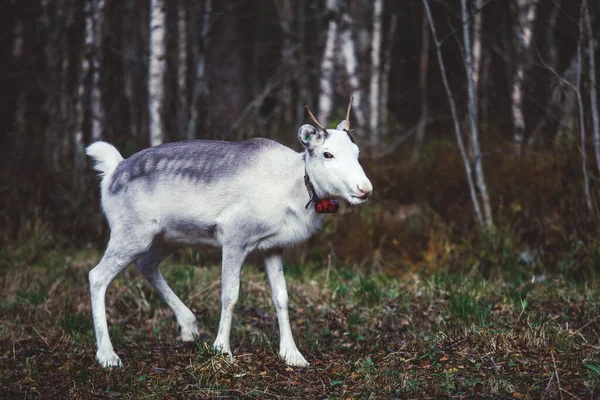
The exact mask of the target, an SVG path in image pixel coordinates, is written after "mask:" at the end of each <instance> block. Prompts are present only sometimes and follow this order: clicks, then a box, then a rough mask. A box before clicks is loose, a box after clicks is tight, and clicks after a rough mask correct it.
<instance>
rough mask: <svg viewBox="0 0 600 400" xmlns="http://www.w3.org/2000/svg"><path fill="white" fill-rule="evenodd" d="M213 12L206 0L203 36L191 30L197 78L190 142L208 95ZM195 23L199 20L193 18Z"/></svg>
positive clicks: (189, 124)
mask: <svg viewBox="0 0 600 400" xmlns="http://www.w3.org/2000/svg"><path fill="white" fill-rule="evenodd" d="M211 12H212V0H204V10H203V18H202V20H203V21H202V36H201V37H200V38H199V37H198V35H197V34H196V31H197V28H198V27H197V26H196V27H195V29H190V31H191V32H192V37H193V41H192V52H193V55H194V61H195V62H196V76H195V78H194V90H193V92H192V100H191V103H190V114H189V115H190V116H189V123H188V128H187V138H188V140H193V139H195V138H196V130H197V126H198V100H199V99H200V97H201V96H207V95H208V85H207V82H206V49H207V48H208V33H209V31H210V20H211V19H210V14H211ZM192 20H193V21H196V20H197V19H196V18H195V17H193V19H192Z"/></svg>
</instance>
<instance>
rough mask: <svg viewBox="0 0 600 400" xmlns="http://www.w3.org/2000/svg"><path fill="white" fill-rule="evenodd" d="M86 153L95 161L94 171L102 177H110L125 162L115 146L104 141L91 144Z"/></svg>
mask: <svg viewBox="0 0 600 400" xmlns="http://www.w3.org/2000/svg"><path fill="white" fill-rule="evenodd" d="M85 153H86V154H87V155H88V156H90V157H92V158H93V159H94V161H95V162H96V163H95V164H94V169H95V170H96V171H98V172H100V173H101V175H102V176H107V175H110V174H111V173H112V172H113V171H114V170H115V169H116V168H117V165H119V163H120V162H121V161H123V156H122V155H121V153H119V150H117V149H116V148H115V146H113V145H112V144H109V143H106V142H102V141H100V142H94V143H92V144H90V145H89V146H88V147H87V148H86V149H85Z"/></svg>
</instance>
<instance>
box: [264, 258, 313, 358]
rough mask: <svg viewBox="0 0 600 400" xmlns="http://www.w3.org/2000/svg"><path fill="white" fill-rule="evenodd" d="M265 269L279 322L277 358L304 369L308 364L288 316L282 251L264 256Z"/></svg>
mask: <svg viewBox="0 0 600 400" xmlns="http://www.w3.org/2000/svg"><path fill="white" fill-rule="evenodd" d="M265 269H266V270H267V276H268V277H269V283H270V284H271V292H272V297H273V304H274V305H275V310H276V311H277V319H278V321H279V356H280V357H281V358H282V359H283V360H284V361H285V363H286V364H287V365H291V366H294V367H306V366H308V365H309V364H308V362H307V361H306V359H305V358H304V357H303V356H302V354H300V351H299V350H298V348H297V347H296V343H295V342H294V337H293V336H292V328H291V326H290V317H289V314H288V292H287V288H286V284H285V277H284V276H283V260H282V250H280V249H278V250H275V251H271V252H269V253H268V254H267V255H266V256H265Z"/></svg>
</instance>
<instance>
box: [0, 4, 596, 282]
mask: <svg viewBox="0 0 600 400" xmlns="http://www.w3.org/2000/svg"><path fill="white" fill-rule="evenodd" d="M2 3H3V4H2V6H1V8H2V10H1V11H0V58H1V59H2V62H0V87H1V88H2V89H1V98H2V101H1V102H0V127H1V128H0V130H1V135H0V141H1V145H0V163H1V166H2V167H1V175H0V213H1V214H0V240H1V242H0V246H1V247H3V248H4V249H5V250H7V249H8V251H3V252H2V257H1V258H0V262H3V263H4V262H11V263H12V262H14V260H22V261H31V260H35V258H36V257H40V256H41V255H43V254H44V251H46V250H47V249H49V248H84V247H89V246H92V247H96V248H98V249H102V248H103V246H104V245H105V243H106V241H107V239H108V228H107V226H106V222H105V220H104V217H103V215H102V212H101V209H100V206H99V189H98V183H99V180H98V178H97V177H96V174H95V173H94V172H93V171H92V169H91V163H90V160H89V159H87V158H86V157H85V155H84V152H83V149H84V148H85V147H86V146H87V145H88V144H89V143H91V142H93V141H95V140H106V141H108V142H110V143H112V144H114V145H115V146H116V147H117V148H118V149H119V150H120V151H121V152H122V153H123V155H124V156H126V157H127V156H129V155H131V154H133V153H134V152H136V151H138V150H141V149H143V148H146V147H148V146H151V145H157V144H160V143H163V142H171V141H176V140H189V139H222V140H244V139H248V138H252V137H258V136H260V137H267V138H272V139H274V140H277V141H280V142H282V143H284V144H286V145H289V146H290V147H292V148H294V149H296V150H298V151H300V146H299V145H298V144H297V142H296V131H297V130H298V128H299V127H300V126H301V125H302V124H304V123H308V122H309V120H308V118H307V115H306V114H305V110H304V105H305V104H308V105H309V106H310V107H311V109H312V110H313V112H314V113H315V115H316V116H317V118H318V119H319V121H320V122H321V123H322V124H323V125H326V126H335V125H337V123H338V122H339V121H340V120H341V119H343V118H344V115H345V110H346V107H347V104H348V99H349V97H350V96H351V95H352V96H354V107H353V113H352V128H353V129H355V131H354V136H355V137H357V139H358V142H359V144H360V147H361V149H362V152H361V162H362V163H363V165H364V167H365V170H366V172H367V174H368V175H369V177H370V178H371V180H372V181H373V183H374V186H375V192H374V196H373V198H372V200H371V201H370V202H368V203H367V204H365V205H363V206H361V207H357V208H350V207H347V206H346V207H343V209H342V210H341V212H340V213H338V214H336V215H334V216H331V217H329V216H328V217H326V223H325V227H324V229H323V231H322V232H321V233H320V234H319V235H318V236H317V237H316V238H313V239H311V241H310V242H309V243H308V244H306V245H303V246H300V247H298V248H297V249H295V250H292V251H291V253H292V255H291V256H292V259H293V260H294V259H295V260H296V261H299V262H304V261H306V260H312V261H318V262H323V263H331V262H337V263H340V264H352V265H365V266H369V267H371V266H372V267H374V268H381V270H382V271H386V273H395V272H400V271H407V270H410V271H415V270H422V269H435V268H440V267H444V268H451V269H460V270H465V269H466V270H475V271H477V272H480V273H482V274H483V275H485V276H487V275H490V274H505V273H514V274H517V275H518V276H521V277H523V279H531V277H532V275H533V276H536V275H537V276H544V275H545V274H556V273H560V274H564V275H569V276H573V277H575V278H578V279H583V278H589V277H594V276H595V271H596V269H597V266H598V263H599V262H600V253H599V252H598V249H599V247H598V240H599V239H600V236H599V232H598V203H597V200H598V195H599V189H600V185H599V182H598V177H599V175H600V128H599V123H598V115H597V114H598V105H597V99H596V97H597V94H596V89H597V83H596V81H597V77H598V72H597V71H596V65H595V64H596V61H598V52H597V51H596V50H597V49H596V48H595V46H596V44H597V43H596V42H597V39H598V32H600V29H599V28H598V27H599V24H600V20H599V19H598V18H599V17H600V3H599V2H597V1H591V0H587V1H586V0H581V1H580V0H562V1H561V0H540V1H533V0H531V1H529V0H511V1H504V0H468V1H467V0H462V1H458V0H447V1H446V0H443V1H438V0H427V1H421V0H403V1H390V0H386V1H384V0H374V1H371V0H326V1H323V0H294V1H292V0H252V1H211V0H173V1H166V0H162V1H160V0H151V1H150V0H147V1H141V0H85V1H76V0H52V1H50V0H4V1H3V2H2ZM428 10H429V14H428V12H427V11H428ZM432 28H434V29H432ZM274 167H276V166H274ZM185 252H186V253H185V254H191V255H194V257H196V258H198V259H199V260H200V261H201V260H202V259H203V258H202V257H208V258H207V259H210V258H211V257H213V256H214V259H215V260H218V256H219V253H218V251H216V250H211V251H208V252H203V253H202V254H203V255H198V254H200V253H192V250H185ZM332 260H333V261H332ZM507 271H508V272H507Z"/></svg>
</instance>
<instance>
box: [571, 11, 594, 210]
mask: <svg viewBox="0 0 600 400" xmlns="http://www.w3.org/2000/svg"><path fill="white" fill-rule="evenodd" d="M586 6H587V1H586V0H583V1H582V2H581V7H580V9H579V10H580V11H579V12H580V14H579V41H578V42H577V58H578V60H579V63H578V68H577V84H576V90H575V93H576V95H577V102H578V103H579V130H580V131H581V169H582V171H583V185H584V191H585V203H586V205H587V208H588V211H589V213H590V216H592V215H593V212H594V208H593V206H592V195H591V194H590V178H589V176H588V170H587V150H586V134H585V115H584V108H583V98H582V96H581V78H582V69H583V55H582V46H583V36H584V35H583V32H584V29H585V22H584V19H585V18H584V14H585V13H586V8H587V7H586Z"/></svg>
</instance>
